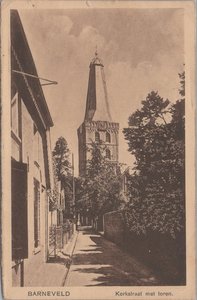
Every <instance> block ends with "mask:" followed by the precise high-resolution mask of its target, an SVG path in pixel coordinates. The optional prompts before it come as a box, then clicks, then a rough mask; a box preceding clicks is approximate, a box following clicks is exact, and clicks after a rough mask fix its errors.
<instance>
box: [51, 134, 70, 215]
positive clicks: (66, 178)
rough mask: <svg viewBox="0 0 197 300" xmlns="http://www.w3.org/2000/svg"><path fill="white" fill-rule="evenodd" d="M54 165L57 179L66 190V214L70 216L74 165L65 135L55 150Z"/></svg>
mask: <svg viewBox="0 0 197 300" xmlns="http://www.w3.org/2000/svg"><path fill="white" fill-rule="evenodd" d="M53 165H54V171H55V178H56V181H61V185H62V187H63V189H64V191H65V211H64V215H65V216H66V217H69V216H70V215H71V214H72V207H71V206H72V197H73V185H72V180H73V179H72V172H71V171H72V167H71V164H70V150H69V148H68V143H67V141H66V139H65V138H64V137H62V136H61V137H59V138H58V140H57V142H56V144H55V147H54V150H53Z"/></svg>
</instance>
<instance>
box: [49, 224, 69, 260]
mask: <svg viewBox="0 0 197 300" xmlns="http://www.w3.org/2000/svg"><path fill="white" fill-rule="evenodd" d="M73 232H74V224H73V223H70V222H66V223H64V224H63V225H61V226H57V225H52V226H50V227H49V257H54V256H56V255H57V252H58V251H59V250H61V249H63V248H64V247H65V246H66V244H67V243H68V241H69V240H70V238H71V237H72V235H73Z"/></svg>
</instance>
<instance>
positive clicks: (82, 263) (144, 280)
mask: <svg viewBox="0 0 197 300" xmlns="http://www.w3.org/2000/svg"><path fill="white" fill-rule="evenodd" d="M136 285H138V286H143V285H159V280H158V279H157V278H156V276H155V274H153V272H152V271H151V270H150V269H149V268H148V267H146V266H145V265H143V264H141V263H140V262H139V261H138V260H137V259H136V258H134V257H132V256H129V255H128V254H127V253H125V252H123V251H122V250H121V249H120V248H119V247H117V246H116V245H115V244H114V243H112V242H110V241H107V240H106V239H105V238H104V237H102V236H101V235H100V234H97V233H94V232H92V231H91V229H85V230H83V231H80V232H79V234H78V239H77V242H76V247H75V249H74V253H73V262H72V264H71V267H70V270H69V272H68V276H67V279H66V282H65V286H136Z"/></svg>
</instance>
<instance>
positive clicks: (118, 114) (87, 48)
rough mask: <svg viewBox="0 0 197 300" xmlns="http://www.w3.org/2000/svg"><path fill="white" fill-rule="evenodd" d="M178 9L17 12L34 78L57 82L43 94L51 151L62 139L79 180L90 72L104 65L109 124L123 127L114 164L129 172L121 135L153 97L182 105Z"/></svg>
mask: <svg viewBox="0 0 197 300" xmlns="http://www.w3.org/2000/svg"><path fill="white" fill-rule="evenodd" d="M183 13H184V11H183V9H181V8H180V9H175V8H163V9H158V8H156V9H137V8H131V9H128V8H127V9H123V8H121V9H120V8H119V9H117V8H116V9H115V8H114V9H113V8H112V9H98V8H88V9H85V8H82V9H63V10H62V9H59V10H57V9H56V10H46V9H45V10H43V9H42V10H39V9H34V10H33V9H32V10H21V11H19V14H20V17H21V21H22V24H23V27H24V30H25V33H26V37H27V40H28V43H29V46H30V49H31V52H32V55H33V58H34V61H35V65H36V68H37V72H38V75H39V76H40V77H44V78H47V79H50V80H54V81H57V82H58V84H57V85H51V86H44V87H43V91H44V95H45V98H46V101H47V104H48V106H49V110H50V112H51V116H52V119H53V122H54V127H53V128H51V140H52V148H54V145H55V142H56V140H57V139H58V137H60V136H63V137H65V139H66V140H67V142H68V146H69V149H70V151H71V152H72V153H74V158H75V173H76V175H77V174H78V138H77V128H78V127H79V126H80V125H81V123H82V122H83V120H84V116H85V105H86V96H87V87H88V76H89V64H90V61H91V60H92V58H93V57H94V53H95V49H96V47H97V50H98V54H99V57H100V58H101V59H102V61H103V63H104V70H105V77H106V83H107V90H108V101H109V105H110V112H111V115H112V120H113V121H114V122H118V123H119V124H120V131H119V161H120V162H121V163H125V164H127V165H131V166H132V164H133V161H134V158H133V157H132V156H131V154H130V153H129V152H128V150H127V149H128V146H127V142H126V141H125V139H124V136H123V133H122V129H123V128H124V127H127V126H128V117H129V115H131V114H132V113H133V112H135V110H136V109H139V108H140V106H141V101H142V100H144V99H145V98H146V96H147V95H148V93H149V92H151V91H152V90H154V91H158V93H159V94H160V96H162V97H163V98H164V99H166V98H168V99H169V100H170V101H171V102H175V101H176V100H177V99H178V98H179V94H178V89H179V77H178V73H180V72H181V71H182V70H183V64H184V15H183Z"/></svg>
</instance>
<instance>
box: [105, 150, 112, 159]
mask: <svg viewBox="0 0 197 300" xmlns="http://www.w3.org/2000/svg"><path fill="white" fill-rule="evenodd" d="M106 158H107V159H111V151H110V150H109V149H107V150H106Z"/></svg>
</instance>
